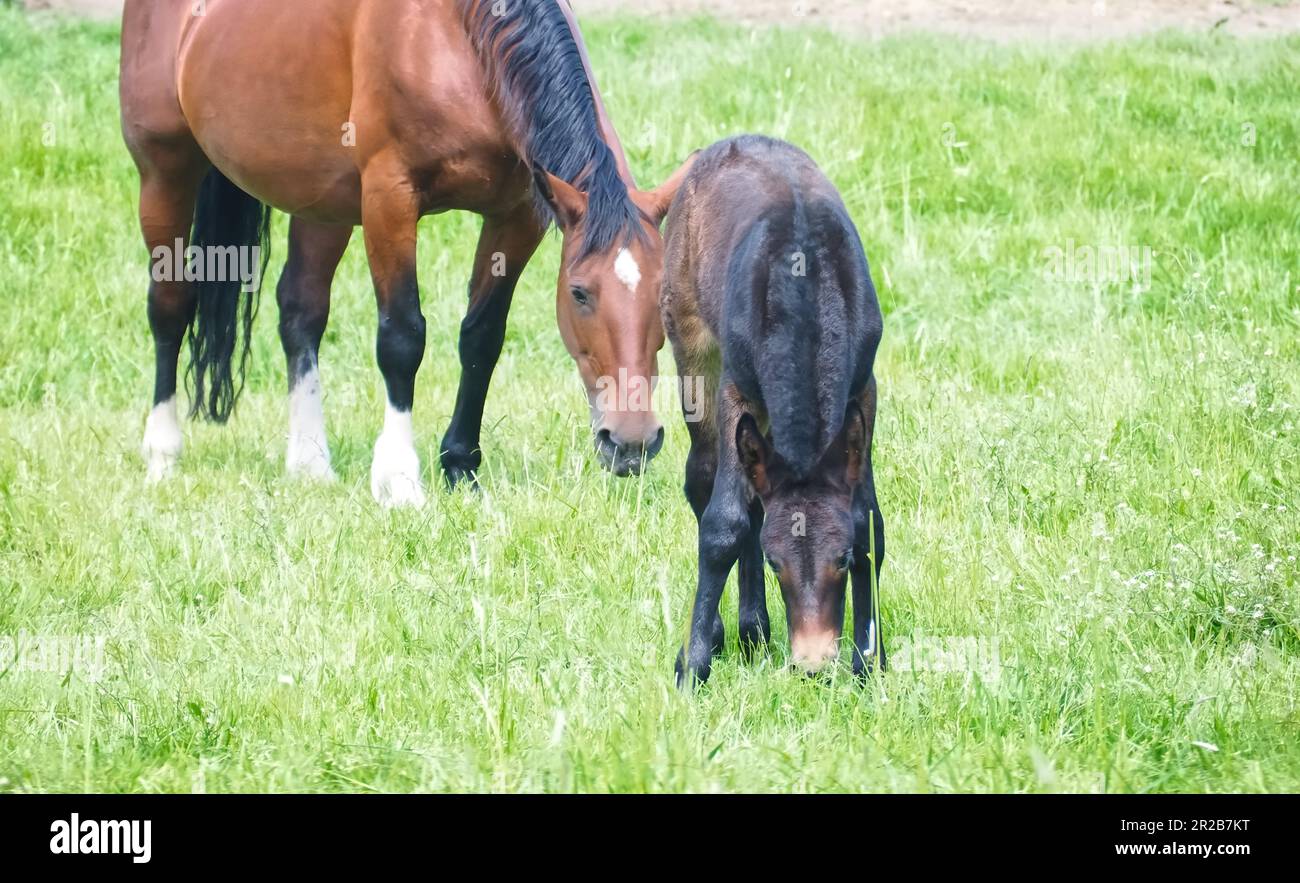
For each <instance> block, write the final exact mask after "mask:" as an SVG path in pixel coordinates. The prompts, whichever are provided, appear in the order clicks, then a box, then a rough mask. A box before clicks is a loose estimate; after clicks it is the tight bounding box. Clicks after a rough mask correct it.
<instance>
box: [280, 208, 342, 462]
mask: <svg viewBox="0 0 1300 883" xmlns="http://www.w3.org/2000/svg"><path fill="white" fill-rule="evenodd" d="M351 238H352V227H351V226H346V225H345V226H328V225H324V224H313V223H311V222H310V221H304V220H302V219H301V218H294V219H293V221H291V222H290V224H289V257H288V259H287V260H286V262H285V265H284V273H283V275H281V276H280V284H279V286H278V287H277V288H276V300H277V301H278V302H279V305H280V343H281V345H282V346H283V347H284V357H285V361H286V363H287V365H288V373H289V444H288V450H287V452H286V454H285V468H286V469H287V470H288V472H289V474H290V475H302V476H304V477H307V478H323V479H331V478H333V477H334V470H333V469H332V468H331V467H330V449H329V443H328V441H327V440H326V437H325V414H324V411H323V409H322V403H321V382H320V372H319V370H318V368H317V362H318V357H319V352H320V341H321V336H322V335H323V334H324V333H325V323H326V322H328V321H329V315H330V285H331V283H333V281H334V271H335V270H337V269H338V265H339V261H340V260H341V259H342V258H343V252H345V251H346V250H347V247H348V241H349V240H350V239H351Z"/></svg>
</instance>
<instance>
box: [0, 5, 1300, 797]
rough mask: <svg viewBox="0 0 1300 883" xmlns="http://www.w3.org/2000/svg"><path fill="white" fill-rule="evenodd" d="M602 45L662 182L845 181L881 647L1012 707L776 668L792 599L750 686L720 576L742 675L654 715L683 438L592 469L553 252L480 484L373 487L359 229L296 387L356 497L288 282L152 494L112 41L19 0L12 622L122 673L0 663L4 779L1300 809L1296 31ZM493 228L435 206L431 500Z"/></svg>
mask: <svg viewBox="0 0 1300 883" xmlns="http://www.w3.org/2000/svg"><path fill="white" fill-rule="evenodd" d="M587 35H588V40H589V42H590V44H591V50H592V57H593V63H594V65H595V69H596V71H597V73H598V76H599V78H600V81H601V85H602V87H603V88H604V90H605V92H606V95H607V99H608V101H609V104H610V106H611V110H612V112H613V113H614V115H615V119H616V121H617V122H618V124H619V125H620V131H621V134H622V136H623V138H624V140H625V142H626V144H627V146H628V150H629V154H630V157H631V161H632V165H633V167H634V168H635V169H636V170H637V172H638V173H639V175H640V176H641V178H642V180H643V182H646V183H649V182H652V181H655V180H657V179H659V178H660V177H662V176H664V175H666V174H667V172H669V171H670V170H671V169H672V168H674V167H675V165H676V163H677V161H678V160H680V159H681V158H682V157H683V156H684V155H685V154H686V153H687V152H688V151H689V150H690V149H693V148H695V147H700V146H703V145H705V144H708V143H710V142H711V141H713V140H715V139H717V138H719V137H721V136H723V135H726V134H729V133H735V132H742V131H761V132H766V133H768V134H773V135H777V136H781V137H785V138H787V139H790V140H792V141H794V142H795V143H798V144H800V145H802V146H803V147H805V148H806V149H808V150H809V151H810V152H811V153H812V154H813V156H814V157H815V158H817V159H818V160H819V162H821V164H822V165H823V168H824V169H825V170H826V171H827V173H828V174H829V175H830V176H831V178H832V179H833V180H834V181H835V182H836V183H837V185H838V186H839V187H840V188H841V189H842V191H843V193H844V196H845V199H846V200H847V202H848V205H849V207H850V209H851V211H852V213H853V215H854V217H855V219H856V221H857V223H858V225H859V227H860V229H861V232H862V236H863V239H864V241H865V242H866V243H867V249H868V255H869V256H870V258H871V261H872V266H873V271H874V275H875V278H876V281H877V285H878V287H879V289H880V294H881V299H882V303H883V307H884V310H885V316H886V320H885V321H886V326H885V343H884V346H883V349H882V352H881V355H880V359H879V363H878V367H877V373H878V376H879V378H880V389H881V402H882V404H881V411H880V423H879V426H878V429H877V439H876V453H875V462H876V471H877V476H878V481H879V484H880V492H881V498H882V505H883V507H884V511H885V515H886V519H887V526H888V528H887V529H888V537H889V558H888V561H887V562H886V566H885V572H884V576H883V580H882V592H883V595H882V599H883V600H882V605H883V616H884V622H885V627H886V630H887V634H888V636H889V641H890V644H891V645H892V646H894V647H895V648H897V647H899V645H900V642H902V641H903V640H904V639H908V638H910V637H911V636H913V635H914V634H924V635H927V636H935V637H940V638H947V637H953V638H982V639H985V640H986V641H990V642H991V641H992V640H994V639H996V640H997V642H998V645H997V646H998V648H999V651H1000V655H1001V673H1000V677H999V678H997V679H991V680H989V681H987V682H986V681H984V680H983V679H981V678H980V677H978V676H974V675H970V674H961V673H944V672H935V671H930V672H906V671H897V672H894V673H892V674H890V675H889V676H888V677H887V678H886V679H885V680H884V681H883V685H880V686H874V685H873V686H871V687H868V688H867V689H859V688H857V687H855V685H854V684H853V682H852V678H851V677H850V676H848V674H847V671H841V672H839V673H838V675H837V676H836V677H834V678H833V679H831V680H830V681H828V682H810V681H806V680H804V679H801V678H799V677H797V676H794V675H792V674H790V673H789V672H788V671H787V670H786V668H785V655H786V650H785V647H784V645H785V628H784V620H783V617H782V616H781V609H782V608H781V602H780V599H779V593H778V592H777V590H776V587H775V584H774V583H772V582H770V580H769V605H770V608H771V610H772V612H773V614H774V621H775V629H774V630H775V635H774V637H775V641H776V646H775V647H774V648H773V650H772V653H771V656H770V658H769V659H768V660H766V661H764V662H762V663H761V664H757V665H753V666H745V665H742V664H741V663H740V662H739V661H738V659H737V655H736V652H735V621H736V613H735V595H734V591H733V590H731V589H729V590H728V593H727V596H726V598H725V599H724V619H725V621H726V624H727V628H728V643H729V647H728V652H727V655H726V656H725V657H724V658H723V659H722V660H720V661H719V662H718V663H717V664H716V665H715V667H714V674H713V678H712V680H711V681H710V683H709V685H708V686H707V687H706V688H704V689H703V690H701V691H699V692H698V693H697V694H695V695H681V694H679V693H678V692H677V691H676V689H675V688H674V686H673V681H672V663H673V657H674V655H675V653H676V650H677V647H678V646H679V642H680V639H681V637H682V633H683V629H684V622H685V619H686V616H687V611H688V604H689V601H690V598H691V595H692V593H693V590H694V585H693V575H694V570H695V556H694V548H695V534H694V520H693V518H692V516H691V514H690V511H689V509H688V507H687V506H686V504H685V501H684V500H683V498H682V496H681V493H680V490H679V487H680V483H681V475H682V465H683V459H684V454H685V432H684V429H683V427H682V425H681V423H680V421H679V420H678V419H677V418H676V417H671V416H670V418H669V419H668V421H667V422H668V441H667V444H666V447H665V451H664V453H663V454H662V455H661V456H660V458H659V459H658V460H657V461H656V462H655V463H654V465H653V468H652V469H651V470H650V472H649V474H648V475H647V476H645V477H644V478H642V479H640V480H619V479H615V478H612V477H610V476H608V475H607V474H605V473H604V472H602V471H600V469H599V468H598V467H597V465H596V463H595V461H594V457H593V455H592V452H591V451H590V444H589V441H588V438H587V430H586V426H585V411H584V401H583V398H582V396H581V393H580V390H579V387H578V382H577V379H576V372H575V370H574V368H573V366H572V363H571V361H570V360H569V358H568V356H567V355H566V353H565V351H564V348H563V346H562V344H561V341H560V338H559V334H558V333H557V331H556V329H555V325H554V316H553V311H554V306H553V301H552V298H553V296H554V293H553V285H554V276H555V265H556V252H557V246H556V244H555V241H554V240H553V239H552V240H549V241H548V244H547V245H546V246H545V247H544V249H543V253H542V254H541V255H539V257H538V259H537V260H536V261H535V263H534V265H533V266H532V267H531V268H530V269H529V270H528V272H527V274H526V276H525V277H524V281H523V283H522V287H521V290H520V293H519V295H518V296H517V298H516V307H515V311H514V315H513V316H512V318H511V326H510V333H509V338H508V340H507V344H506V353H505V356H504V357H503V360H502V363H501V365H500V367H499V369H498V372H497V377H496V381H495V383H494V387H493V393H492V395H491V397H490V398H489V402H488V416H487V420H486V427H487V428H486V431H485V435H484V447H485V449H486V462H485V467H486V468H485V475H484V483H485V490H484V492H483V493H482V494H480V495H474V494H472V493H457V494H452V495H447V494H439V495H435V496H434V497H433V498H432V501H431V504H430V506H429V507H428V508H427V509H426V510H425V511H423V512H420V513H413V512H398V513H386V512H383V511H381V510H380V509H378V508H377V507H376V505H375V504H374V503H373V502H372V500H371V499H370V496H369V489H368V480H367V478H368V469H369V455H370V448H371V445H372V444H373V441H374V438H375V435H376V433H377V432H378V430H379V427H380V422H381V419H382V411H383V408H382V384H381V380H380V376H379V373H378V371H377V369H376V368H375V366H374V358H373V339H374V332H375V317H374V306H373V299H372V294H371V290H370V286H369V282H368V277H367V272H366V267H365V260H364V254H363V252H362V249H361V248H360V247H359V238H358V240H354V243H353V247H352V249H351V250H350V252H349V254H348V256H347V258H346V260H345V262H344V265H343V267H342V270H341V272H340V277H339V280H338V283H337V285H336V288H335V299H334V311H333V315H332V321H331V323H330V328H329V331H328V334H327V337H326V342H325V346H324V353H323V363H322V373H323V380H324V384H325V389H326V397H325V405H326V413H327V419H328V423H329V430H330V435H331V442H332V444H333V448H334V457H335V466H336V468H337V469H338V471H339V474H340V481H339V482H337V483H336V484H334V485H331V486H324V487H322V486H312V485H303V484H298V483H294V482H292V481H289V480H287V479H286V478H285V477H284V475H283V470H282V463H281V461H282V457H283V451H282V444H283V433H284V425H285V403H284V400H283V394H282V389H283V386H284V365H283V360H282V357H281V355H280V352H279V345H278V342H277V340H276V337H275V319H276V315H275V309H274V305H273V302H272V299H271V298H269V297H268V298H267V299H266V302H265V304H264V309H263V311H262V314H261V316H260V317H259V320H258V326H257V338H256V342H255V351H254V358H253V367H252V371H251V375H250V378H249V388H248V391H247V392H246V394H245V396H244V398H243V400H242V402H241V405H240V408H239V410H238V412H237V414H236V417H235V419H234V420H233V421H232V422H231V424H230V425H229V426H227V427H225V428H214V427H209V426H203V425H193V426H190V427H187V439H186V444H187V447H186V457H185V460H184V462H183V467H182V473H181V475H180V477H179V478H177V479H176V480H174V481H172V482H170V483H167V484H165V485H163V486H161V487H157V488H146V487H145V485H144V481H143V478H144V469H143V465H142V463H141V461H140V460H139V457H138V454H137V447H138V443H139V438H140V435H141V432H142V428H143V420H144V416H145V414H146V411H147V408H148V398H149V395H150V390H151V383H152V350H151V344H150V339H149V334H148V330H147V326H146V322H145V313H144V282H145V279H146V272H147V255H146V254H145V253H144V249H143V246H142V245H141V243H140V242H139V240H138V238H137V233H136V229H135V217H134V209H135V175H134V172H133V169H132V167H131V164H130V161H129V159H128V158H127V155H126V153H125V150H124V148H123V147H122V146H121V143H120V139H119V135H118V131H117V100H116V58H117V45H116V33H115V29H114V28H113V27H112V26H98V25H88V24H71V23H57V22H56V21H54V20H50V19H44V18H37V19H28V18H26V17H24V16H22V15H20V14H18V13H15V12H9V11H4V10H0V176H2V178H0V225H2V227H3V236H2V237H0V301H3V304H4V306H3V308H0V504H2V505H0V635H8V636H16V635H19V634H21V633H26V634H30V635H101V636H104V637H106V639H107V661H108V666H107V670H106V672H105V673H104V676H103V678H102V679H100V680H99V681H98V682H94V683H92V682H90V681H89V680H88V679H87V678H85V677H82V676H80V675H73V676H71V677H66V678H65V677H61V676H59V675H57V674H41V673H33V672H26V671H8V672H5V673H0V789H12V790H38V791H43V790H77V789H90V790H103V791H134V790H145V791H155V790H156V791H175V790H180V791H189V790H191V789H206V790H208V791H257V790H276V791H279V790H308V791H317V790H321V791H330V790H347V791H350V790H372V789H373V790H381V791H407V790H502V791H513V790H526V791H534V790H591V791H640V790H647V791H678V790H696V791H709V790H726V791H731V790H743V791H767V790H772V791H827V790H853V791H857V790H865V791H877V790H879V791H914V790H921V791H967V790H997V791H1052V790H1068V791H1091V790H1106V791H1233V790H1264V791H1284V790H1296V789H1300V740H1297V739H1296V732H1297V726H1300V709H1298V708H1297V697H1300V661H1298V659H1297V656H1298V654H1300V601H1298V599H1297V566H1296V562H1295V557H1294V556H1295V555H1296V554H1297V548H1296V546H1297V537H1298V536H1300V520H1298V519H1297V515H1298V514H1300V497H1298V496H1297V494H1296V488H1297V487H1300V445H1298V444H1297V439H1298V438H1300V436H1298V435H1297V429H1296V421H1297V419H1298V415H1297V405H1298V403H1300V395H1298V394H1300V388H1298V387H1300V334H1297V331H1298V330H1300V272H1297V271H1298V267H1300V264H1298V261H1297V257H1298V256H1300V211H1298V208H1297V207H1298V205H1300V203H1298V202H1297V199H1296V194H1297V193H1300V169H1298V161H1297V144H1298V143H1300V116H1297V114H1296V93H1295V83H1296V82H1297V80H1298V79H1300V64H1298V63H1297V59H1300V39H1297V38H1296V37H1287V38H1283V39H1276V40H1270V41H1262V42H1238V41H1236V40H1233V39H1231V38H1227V37H1223V36H1197V37H1192V36H1183V35H1177V34H1170V35H1163V36H1160V37H1156V38H1150V39H1144V40H1142V41H1140V42H1127V43H1117V44H1104V45H1091V46H1075V47H1068V48H1066V47H1055V46H1015V45H1012V46H1002V45H991V44H989V45H986V44H981V43H977V42H971V41H965V40H956V39H939V38H934V39H930V38H922V37H910V38H907V39H893V40H887V41H884V42H879V43H858V42H852V41H849V40H843V39H838V38H834V37H831V36H829V35H826V34H822V33H818V32H775V31H774V32H759V33H756V34H751V33H749V32H746V31H741V30H735V29H731V28H728V27H724V26H721V25H716V24H711V23H708V22H704V21H690V22H678V23H660V24H654V23H643V22H640V21H633V20H615V21H605V22H596V23H592V24H591V25H590V26H589V27H588V28H587ZM47 123H48V124H50V125H51V128H49V129H48V130H47V129H46V128H45V125H46V124H47ZM946 124H950V126H949V127H947V128H945V126H946ZM1247 124H1249V126H1250V127H1252V129H1251V130H1250V131H1253V132H1254V135H1255V138H1254V144H1253V146H1248V145H1246V144H1243V134H1244V133H1245V132H1246V131H1247V130H1246V129H1244V128H1243V127H1244V126H1247ZM945 133H948V134H947V136H946V135H945ZM46 134H52V135H53V143H52V145H47V144H46V143H45V141H46V140H49V139H46V138H44V137H43V136H45V135H46ZM1246 140H1249V139H1246ZM477 224H478V221H477V219H476V218H474V217H473V216H469V215H448V216H442V217H439V218H432V219H428V220H426V221H425V222H424V223H423V224H422V230H421V272H422V282H423V290H424V293H425V294H424V309H425V312H426V315H427V316H428V319H429V348H428V353H427V356H426V359H425V366H424V368H423V370H422V372H421V375H420V383H419V389H418V401H417V405H416V413H417V426H418V428H419V433H420V450H421V455H422V457H423V460H424V464H425V472H426V477H429V476H431V474H432V472H431V467H432V464H433V462H434V455H435V451H436V445H437V442H438V439H439V438H440V436H441V433H442V430H443V429H444V428H445V426H446V423H447V420H448V418H449V415H450V412H451V405H452V401H453V397H454V394H455V384H456V377H457V370H458V366H457V362H456V356H455V335H456V332H457V327H458V323H459V319H460V316H461V312H462V308H463V302H462V301H463V296H464V295H463V291H464V282H465V279H466V276H467V274H468V271H469V266H470V259H471V254H472V250H473V243H474V239H475V236H476V233H477ZM278 229H279V232H280V234H281V235H280V237H279V241H278V243H277V248H278V254H277V256H278V257H282V256H283V235H282V234H283V229H284V220H283V218H280V219H279V220H278ZM1071 240H1073V241H1074V242H1075V243H1076V244H1078V245H1082V244H1090V245H1136V246H1149V247H1150V248H1152V249H1153V250H1154V266H1153V268H1152V284H1151V287H1150V289H1149V290H1146V291H1136V292H1135V291H1134V290H1133V289H1132V287H1131V286H1129V285H1126V284H1102V285H1090V284H1086V283H1080V282H1069V281H1061V280H1054V279H1049V278H1046V277H1045V275H1044V272H1043V270H1044V266H1045V259H1044V257H1043V254H1044V249H1046V248H1049V247H1053V246H1055V247H1062V248H1063V247H1065V246H1066V245H1067V243H1068V242H1069V241H1071ZM275 273H276V268H274V267H273V269H272V274H273V275H272V278H274V274H275ZM663 358H664V362H663V363H662V367H663V368H664V370H665V371H668V370H671V365H670V364H669V363H668V359H667V354H665V356H664V357H663ZM985 646H987V645H985ZM843 668H844V669H847V654H845V663H844V665H843ZM1198 743H1199V744H1198ZM1212 749H1217V750H1212Z"/></svg>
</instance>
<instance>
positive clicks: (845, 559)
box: [835, 549, 853, 571]
mask: <svg viewBox="0 0 1300 883" xmlns="http://www.w3.org/2000/svg"><path fill="white" fill-rule="evenodd" d="M852 566H853V550H852V549H850V550H849V551H847V552H845V553H844V554H843V555H841V556H840V560H839V561H837V562H835V567H836V568H837V569H838V570H841V571H844V570H848V569H849V568H850V567H852Z"/></svg>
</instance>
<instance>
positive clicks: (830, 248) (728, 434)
mask: <svg viewBox="0 0 1300 883" xmlns="http://www.w3.org/2000/svg"><path fill="white" fill-rule="evenodd" d="M665 242H666V252H665V268H666V269H665V275H664V286H663V293H662V301H661V307H662V310H663V315H664V327H665V329H666V330H667V333H668V339H669V340H670V341H671V343H672V347H673V353H674V356H675V357H676V360H677V367H678V371H679V372H680V374H681V375H682V376H683V377H684V378H690V377H696V376H702V377H703V378H704V379H705V387H706V390H707V391H708V392H707V394H706V401H709V402H710V403H711V404H712V407H711V408H709V409H706V411H705V412H704V413H703V414H702V415H700V414H698V413H695V414H693V413H692V412H690V411H687V412H686V413H687V427H688V430H689V432H690V436H691V450H690V454H689V455H688V457H687V463H686V497H687V499H688V500H689V501H690V504H691V507H692V509H694V511H695V514H696V517H697V519H698V521H699V581H698V586H697V590H696V594H695V602H694V606H693V609H692V613H691V622H690V630H689V635H688V638H687V643H686V646H685V648H684V649H683V652H682V654H681V655H680V656H679V657H678V662H677V674H678V681H679V683H689V682H691V681H699V682H703V681H705V680H706V679H707V678H708V676H709V671H710V668H711V665H712V657H713V656H714V655H715V654H716V653H718V652H719V651H720V650H721V648H722V643H723V629H722V617H721V615H720V613H719V611H718V604H719V601H720V599H721V597H722V589H723V586H724V585H725V583H726V580H727V576H728V574H729V573H730V572H731V569H732V567H733V566H735V565H736V563H737V562H739V564H740V576H739V583H740V645H741V648H742V650H743V651H745V652H746V654H749V653H752V652H753V651H754V649H755V648H756V647H757V646H759V645H761V644H765V643H766V642H767V641H768V640H769V639H770V637H771V626H770V624H769V621H768V614H767V603H766V597H765V589H764V583H763V560H764V556H766V558H767V560H768V562H769V563H770V565H771V566H772V569H773V570H774V571H775V572H776V574H777V577H778V580H779V581H780V584H781V593H782V595H783V597H784V600H785V607H786V621H787V624H788V627H789V635H790V644H791V651H792V653H791V655H792V657H793V660H794V662H795V663H796V664H797V665H799V666H801V667H802V668H804V669H805V670H808V671H810V672H811V671H816V670H818V669H820V668H822V667H823V666H824V665H825V664H826V663H828V662H830V661H831V660H833V659H834V658H835V657H836V656H837V655H838V652H839V639H840V634H841V632H842V630H843V627H844V610H845V593H846V592H845V590H846V584H847V582H848V577H849V575H850V574H852V586H853V608H854V616H853V645H854V653H853V667H854V671H855V672H858V673H860V674H861V673H864V672H866V671H868V670H870V669H871V668H872V667H873V666H875V665H881V666H883V664H884V656H883V650H882V645H881V642H880V624H879V620H878V616H877V613H876V607H875V603H876V599H875V598H874V597H873V585H874V583H875V580H876V578H877V577H878V576H879V572H880V563H881V560H882V558H883V555H884V551H885V535H884V524H883V522H882V521H881V518H880V508H879V505H878V503H877V501H876V489H875V482H874V479H873V476H872V472H871V436H872V430H873V427H874V425H875V416H876V382H875V378H874V376H873V374H872V364H873V362H874V360H875V355H876V349H877V347H878V346H879V343H880V334H881V315H880V307H879V304H878V303H877V300H876V293H875V289H874V287H873V286H872V283H871V275H870V272H869V270H868V267H867V260H866V256H865V254H864V253H863V249H862V244H861V242H860V240H859V239H858V234H857V231H856V229H855V228H854V226H853V222H852V220H851V219H850V218H849V215H848V212H847V210H846V209H845V207H844V204H843V202H842V201H841V199H840V197H839V194H838V193H837V192H836V191H835V188H834V186H833V185H832V184H831V183H830V181H828V180H827V179H826V177H825V176H824V175H823V174H822V173H821V171H820V170H819V169H818V168H817V166H816V164H814V163H813V161H812V160H811V159H809V158H808V156H807V155H806V154H805V153H803V152H802V151H800V150H799V149H797V148H795V147H792V146H791V145H789V144H785V143H783V142H780V141H774V140H772V139H768V138H761V137H758V136H744V137H740V138H733V139H729V140H726V141H723V142H720V143H719V144H715V145H714V146H713V147H710V148H709V149H707V150H705V151H704V152H703V153H701V154H699V155H698V157H697V158H696V160H695V162H694V165H693V167H692V168H691V170H690V172H689V174H687V176H686V180H685V182H684V184H683V185H682V188H681V192H680V193H679V194H678V196H677V198H676V201H675V202H674V203H673V205H672V208H671V210H670V212H669V215H668V221H667V226H666V228H665ZM692 417H699V418H700V419H697V420H694V421H693V420H692Z"/></svg>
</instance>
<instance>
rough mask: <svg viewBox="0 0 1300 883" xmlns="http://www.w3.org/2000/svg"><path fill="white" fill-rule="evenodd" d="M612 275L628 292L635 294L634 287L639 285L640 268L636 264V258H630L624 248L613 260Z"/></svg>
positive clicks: (629, 253) (628, 252)
mask: <svg viewBox="0 0 1300 883" xmlns="http://www.w3.org/2000/svg"><path fill="white" fill-rule="evenodd" d="M614 275H615V276H617V277H618V280H619V281H620V282H622V283H623V284H624V285H626V286H627V290H628V291H630V292H632V294H634V295H635V294H636V287H637V286H638V285H640V284H641V267H640V266H639V265H638V264H637V262H636V258H634V257H632V252H630V251H628V250H627V249H626V248H625V249H623V250H622V251H620V252H619V253H618V257H617V258H615V259H614Z"/></svg>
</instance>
